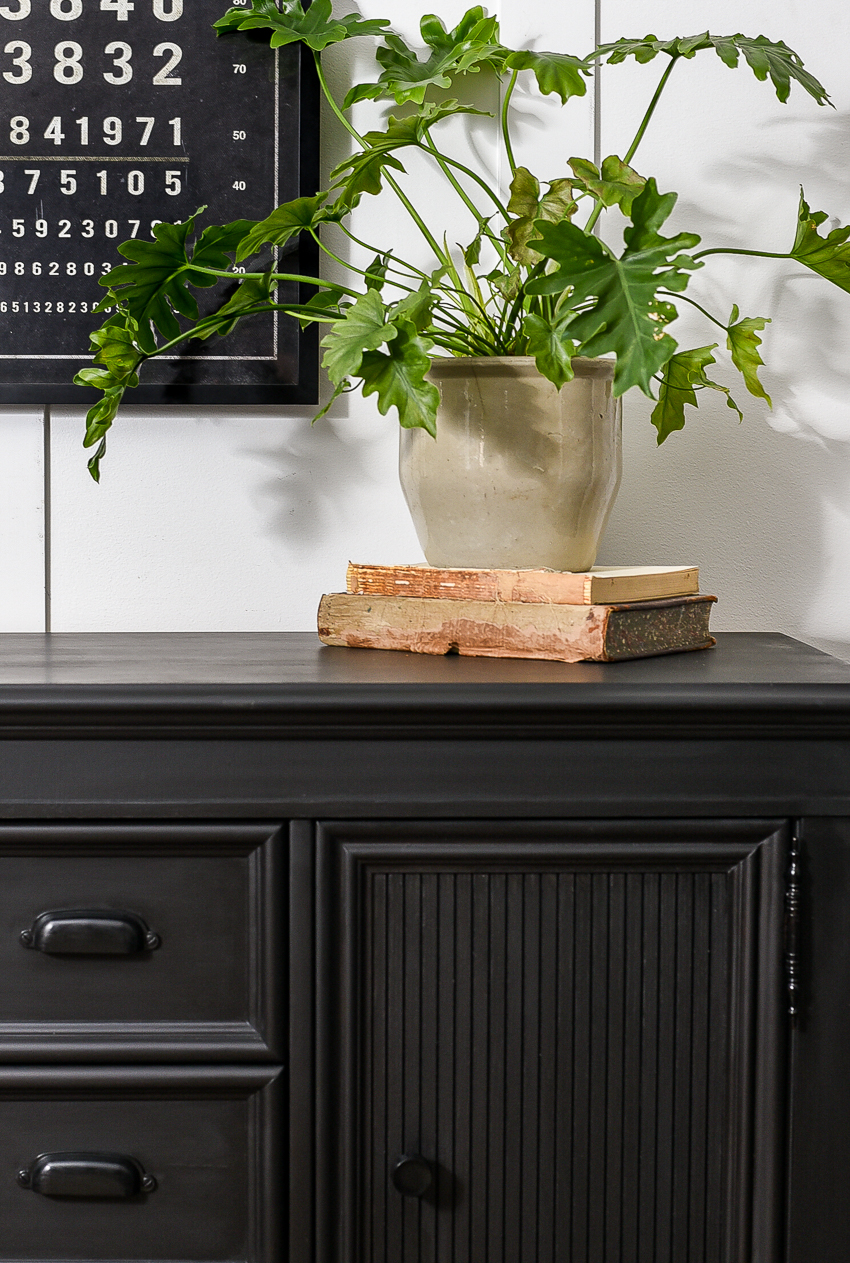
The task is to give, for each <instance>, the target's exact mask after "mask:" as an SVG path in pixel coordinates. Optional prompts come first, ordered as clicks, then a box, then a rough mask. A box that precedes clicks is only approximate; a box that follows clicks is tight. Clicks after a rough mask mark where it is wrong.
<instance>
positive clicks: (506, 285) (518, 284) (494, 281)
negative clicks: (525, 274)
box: [484, 267, 522, 303]
mask: <svg viewBox="0 0 850 1263" xmlns="http://www.w3.org/2000/svg"><path fill="white" fill-rule="evenodd" d="M484 279H485V280H486V281H489V282H490V284H491V285H492V287H493V289H494V290H496V291H497V293H499V294H501V295H502V297H503V298H506V299H507V300H508V302H509V303H512V302H513V301H514V299H515V298H517V297H518V295H519V291H520V290H521V289H522V272H521V271H520V269H519V268H518V267H517V268H511V270H510V272H503V271H502V270H501V269H500V268H494V269H493V271H492V272H488V273H487V275H486V277H485V278H484Z"/></svg>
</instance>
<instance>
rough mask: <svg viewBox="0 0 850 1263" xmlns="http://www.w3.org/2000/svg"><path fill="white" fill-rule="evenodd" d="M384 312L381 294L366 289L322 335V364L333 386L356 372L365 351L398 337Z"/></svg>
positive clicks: (385, 311)
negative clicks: (328, 330) (325, 333)
mask: <svg viewBox="0 0 850 1263" xmlns="http://www.w3.org/2000/svg"><path fill="white" fill-rule="evenodd" d="M387 314H388V313H387V309H386V307H385V306H384V304H383V303H382V302H381V297H380V295H379V294H378V293H377V292H376V291H375V290H373V289H367V291H366V293H365V294H361V295H360V297H359V298H358V299H357V302H356V303H355V304H354V305H353V306H352V307H349V309H348V311H347V312H346V313H345V315H344V316H343V318H342V319H341V320H338V321H337V322H336V324H334V325H331V331H330V333H329V334H327V335H326V337H324V338H322V346H323V347H325V355H324V359H323V360H322V364H323V366H324V368H325V369H326V370H327V374H328V377H329V378H330V379H331V381H332V382H333V383H334V385H335V386H338V385H339V384H340V382H341V381H342V380H343V379H344V378H345V377H349V376H350V375H351V374H352V373H357V372H359V370H360V362H361V360H362V358H363V352H364V351H373V350H375V349H376V348H377V347H379V346H380V345H381V344H382V343H383V342H390V341H392V340H393V339H394V338H395V337H397V335H398V329H397V327H396V326H395V325H394V324H391V323H390V322H389V321H388V320H387Z"/></svg>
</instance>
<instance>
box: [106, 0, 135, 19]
mask: <svg viewBox="0 0 850 1263" xmlns="http://www.w3.org/2000/svg"><path fill="white" fill-rule="evenodd" d="M100 7H101V10H103V11H104V12H107V13H110V12H111V13H114V14H115V18H116V21H118V22H126V21H127V15H128V13H131V12H132V11H133V9H135V7H136V6H135V5H134V4H133V0H100Z"/></svg>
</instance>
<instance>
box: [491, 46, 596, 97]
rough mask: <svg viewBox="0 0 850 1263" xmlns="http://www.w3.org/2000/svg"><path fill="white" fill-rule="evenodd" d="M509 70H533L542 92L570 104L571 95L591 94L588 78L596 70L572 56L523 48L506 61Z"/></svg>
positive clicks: (506, 67)
mask: <svg viewBox="0 0 850 1263" xmlns="http://www.w3.org/2000/svg"><path fill="white" fill-rule="evenodd" d="M504 65H505V69H506V70H533V71H534V76H535V78H536V79H537V86H538V87H539V88H540V91H541V92H544V93H550V92H555V93H557V95H558V96H559V97H560V98H561V101H562V103H564V104H566V102H567V101H568V100H569V98H570V97H571V96H584V94H585V93H586V92H587V83H586V82H585V78H583V77H582V76H585V77H590V76H591V75H592V74H593V70H592V68H591V67H589V66H588V64H587V62H585V61H582V59H581V58H580V57H572V56H570V54H569V53H544V52H540V53H537V52H534V51H532V50H531V49H521V50H520V51H519V52H515V53H511V54H510V55H509V56H508V57H506V58H505V61H504Z"/></svg>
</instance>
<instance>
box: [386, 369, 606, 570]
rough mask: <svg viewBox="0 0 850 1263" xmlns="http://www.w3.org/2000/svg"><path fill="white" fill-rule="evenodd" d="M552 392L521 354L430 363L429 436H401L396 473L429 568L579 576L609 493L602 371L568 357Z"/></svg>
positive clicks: (592, 553) (589, 559)
mask: <svg viewBox="0 0 850 1263" xmlns="http://www.w3.org/2000/svg"><path fill="white" fill-rule="evenodd" d="M573 368H574V370H575V377H574V379H573V380H572V381H570V382H567V383H566V385H565V386H563V387H562V388H561V390H560V391H559V390H556V389H555V387H554V386H553V385H552V383H551V382H549V381H547V379H546V378H545V377H543V376H542V375H541V374H540V373H539V372H538V369H537V366H536V365H535V363H534V360H533V358H531V357H526V356H513V357H506V358H498V357H494V358H491V359H484V358H482V359H473V358H463V359H440V360H435V361H434V362H433V365H432V368H431V371H430V374H429V377H430V380H431V381H433V382H434V384H435V385H436V386H437V387H438V388H439V391H440V395H441V404H440V409H439V413H438V416H437V438H436V440H435V439H433V438H432V437H431V435H430V434H428V433H426V431H424V430H421V429H416V430H402V431H401V450H400V459H399V475H400V478H401V485H402V489H403V491H404V495H405V498H406V500H407V504H408V507H409V509H410V513H411V516H412V518H413V522H414V525H415V527H416V533H417V535H418V537H419V543H420V544H421V546H422V550H423V552H424V553H425V557H426V559H427V561H428V564H429V565H431V566H460V567H474V568H479V567H480V568H486V567H497V568H500V569H538V568H544V567H546V568H549V569H552V570H586V569H587V568H588V567H589V566H592V565H593V563H594V561H595V559H596V552H597V549H598V547H599V541H600V538H601V536H602V532H603V531H604V529H605V525H606V523H607V521H608V515H609V514H610V512H611V508H612V506H613V503H614V500H615V498H616V495H617V491H618V488H619V486H620V474H621V468H622V459H621V415H622V409H621V405H620V400H619V399H614V397H613V393H612V381H613V376H614V365H613V363H612V362H610V361H608V360H591V359H575V360H573Z"/></svg>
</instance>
